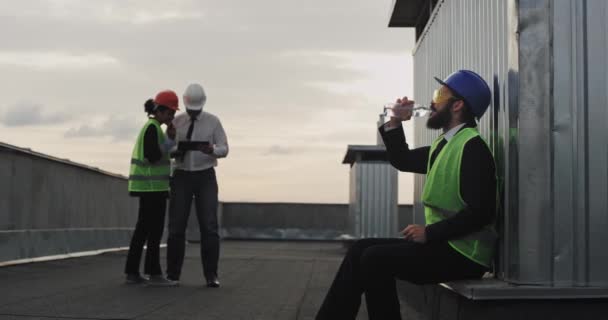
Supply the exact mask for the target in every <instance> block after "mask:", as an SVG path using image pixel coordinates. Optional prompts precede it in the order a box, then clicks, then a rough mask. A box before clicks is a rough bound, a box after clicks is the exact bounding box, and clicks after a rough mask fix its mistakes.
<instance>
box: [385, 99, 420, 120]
mask: <svg viewBox="0 0 608 320" xmlns="http://www.w3.org/2000/svg"><path fill="white" fill-rule="evenodd" d="M407 111H411V112H412V118H418V117H426V116H428V115H429V114H430V113H431V109H430V108H429V107H427V106H425V105H421V104H417V103H416V104H409V105H405V106H402V105H400V104H397V103H395V102H391V103H387V104H385V105H384V108H383V114H384V116H385V117H395V118H403V115H404V113H405V112H407Z"/></svg>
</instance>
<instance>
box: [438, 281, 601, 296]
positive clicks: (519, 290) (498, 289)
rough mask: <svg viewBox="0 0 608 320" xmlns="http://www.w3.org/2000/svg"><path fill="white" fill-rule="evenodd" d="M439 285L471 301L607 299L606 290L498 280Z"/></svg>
mask: <svg viewBox="0 0 608 320" xmlns="http://www.w3.org/2000/svg"><path fill="white" fill-rule="evenodd" d="M440 285H441V286H442V287H444V288H446V289H448V290H451V291H453V292H455V293H457V294H460V295H462V296H463V297H465V298H467V299H471V300H512V299H526V300H534V299H541V300H542V299H589V298H591V299H606V298H608V288H599V287H542V286H525V285H515V284H511V283H508V282H505V281H501V280H498V279H483V280H467V281H455V282H448V283H441V284H440Z"/></svg>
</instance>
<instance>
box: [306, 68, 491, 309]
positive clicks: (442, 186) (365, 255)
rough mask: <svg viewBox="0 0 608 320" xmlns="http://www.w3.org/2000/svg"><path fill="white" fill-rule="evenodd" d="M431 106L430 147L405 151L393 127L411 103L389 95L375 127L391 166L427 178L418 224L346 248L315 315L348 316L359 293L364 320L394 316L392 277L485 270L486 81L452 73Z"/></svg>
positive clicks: (429, 279) (431, 278)
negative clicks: (480, 122) (385, 118)
mask: <svg viewBox="0 0 608 320" xmlns="http://www.w3.org/2000/svg"><path fill="white" fill-rule="evenodd" d="M435 79H436V80H437V82H439V84H440V87H439V88H438V89H437V90H436V91H435V94H434V95H433V100H432V103H431V110H432V112H431V115H430V117H429V119H428V121H427V127H428V128H429V129H441V130H442V131H443V133H442V134H441V135H440V136H439V137H438V138H437V140H435V142H433V144H432V145H431V146H427V147H422V148H417V149H409V147H408V144H407V143H406V141H405V136H404V134H403V130H402V127H401V122H402V121H407V120H409V119H410V118H411V116H412V112H411V110H412V107H413V103H414V102H413V101H410V100H408V98H407V97H404V98H403V99H399V100H397V106H396V108H395V109H396V110H395V112H394V113H395V114H396V117H392V118H391V120H390V121H389V122H388V123H386V124H385V125H383V126H382V127H380V128H379V130H380V133H381V135H382V138H383V140H384V143H385V145H386V148H387V152H388V156H389V160H390V162H391V164H392V165H393V166H394V167H395V168H397V169H399V170H400V171H407V172H415V173H423V174H426V175H427V178H426V183H425V186H424V191H423V194H422V199H421V200H422V202H423V204H424V209H425V220H426V221H425V222H426V226H422V225H417V224H412V225H409V226H407V227H406V228H405V229H403V230H402V231H401V233H402V234H403V238H402V239H399V238H394V239H379V238H369V239H362V240H358V241H357V242H355V243H354V244H353V245H352V246H351V247H350V249H349V250H348V252H347V254H346V256H345V257H344V260H343V261H342V265H341V266H340V269H339V270H338V273H337V275H336V277H335V279H334V281H333V283H332V285H331V288H330V290H329V292H328V293H327V296H326V298H325V300H324V302H323V305H322V306H321V308H320V310H319V312H318V314H317V317H316V319H317V320H321V319H341V320H348V319H355V318H356V316H357V313H358V310H359V306H360V304H361V294H363V293H365V299H366V303H367V310H368V314H369V319H370V320H376V319H382V320H392V319H401V315H400V312H399V300H398V297H397V290H396V287H395V278H397V279H401V280H405V281H409V282H412V283H416V284H428V283H439V282H446V281H453V280H461V279H474V278H480V277H481V276H482V275H483V274H484V273H485V272H486V271H488V270H490V268H491V266H492V260H493V255H494V244H495V241H496V232H495V231H494V228H493V223H494V219H495V215H496V200H497V198H496V193H497V192H496V190H497V189H496V169H495V165H494V158H493V156H492V153H491V152H490V149H489V148H488V146H487V145H486V143H485V142H484V140H483V139H482V138H481V136H480V135H479V132H478V131H477V123H476V121H475V119H476V118H477V119H479V118H481V116H482V115H483V114H484V113H485V111H486V109H487V108H488V105H489V104H490V97H491V92H490V89H489V87H488V85H487V83H486V82H485V81H484V80H483V79H482V78H481V77H480V76H479V75H477V74H476V73H474V72H472V71H469V70H459V71H457V72H455V73H453V74H451V75H450V76H448V77H447V78H446V79H445V80H444V81H442V80H439V79H437V78H435Z"/></svg>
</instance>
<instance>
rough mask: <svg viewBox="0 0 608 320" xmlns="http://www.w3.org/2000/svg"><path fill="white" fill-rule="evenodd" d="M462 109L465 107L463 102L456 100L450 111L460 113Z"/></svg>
mask: <svg viewBox="0 0 608 320" xmlns="http://www.w3.org/2000/svg"><path fill="white" fill-rule="evenodd" d="M464 108H465V105H464V101H462V100H456V101H454V103H453V104H452V110H453V111H454V112H461V111H463V110H464Z"/></svg>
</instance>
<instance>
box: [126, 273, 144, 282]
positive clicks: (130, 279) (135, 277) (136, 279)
mask: <svg viewBox="0 0 608 320" xmlns="http://www.w3.org/2000/svg"><path fill="white" fill-rule="evenodd" d="M146 281H148V279H146V278H144V277H142V276H140V275H139V274H128V275H127V279H126V280H125V283H127V284H140V283H144V282H146Z"/></svg>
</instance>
